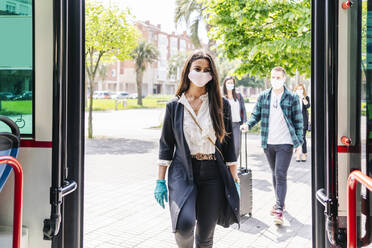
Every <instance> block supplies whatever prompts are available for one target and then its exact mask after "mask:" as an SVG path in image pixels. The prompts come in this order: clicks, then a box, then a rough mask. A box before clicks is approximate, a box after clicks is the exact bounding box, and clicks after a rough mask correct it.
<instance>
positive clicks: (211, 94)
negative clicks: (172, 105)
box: [176, 50, 226, 142]
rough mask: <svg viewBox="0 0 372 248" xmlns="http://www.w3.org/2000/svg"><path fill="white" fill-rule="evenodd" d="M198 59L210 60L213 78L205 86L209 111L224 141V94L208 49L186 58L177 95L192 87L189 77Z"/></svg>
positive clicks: (221, 139)
mask: <svg viewBox="0 0 372 248" xmlns="http://www.w3.org/2000/svg"><path fill="white" fill-rule="evenodd" d="M198 59H206V60H208V62H209V66H210V69H211V76H212V80H211V81H209V82H208V83H207V84H206V86H205V88H206V90H207V92H208V100H209V112H210V115H211V119H212V123H213V128H214V130H215V132H216V136H217V138H218V140H219V141H220V142H222V141H223V139H224V138H225V135H226V130H225V124H224V121H223V110H222V108H223V105H222V96H221V92H220V87H219V84H218V82H219V80H218V73H217V68H216V65H215V63H214V60H213V58H212V56H211V55H210V54H209V53H208V52H207V51H204V50H196V51H194V52H193V53H192V54H191V55H190V56H189V57H188V58H187V59H186V61H185V64H184V66H183V70H182V73H181V79H180V82H179V84H178V88H177V92H176V96H177V97H181V96H182V94H183V93H184V92H186V91H187V90H188V89H189V88H190V79H189V77H188V75H189V73H190V67H191V64H192V62H194V61H195V60H198Z"/></svg>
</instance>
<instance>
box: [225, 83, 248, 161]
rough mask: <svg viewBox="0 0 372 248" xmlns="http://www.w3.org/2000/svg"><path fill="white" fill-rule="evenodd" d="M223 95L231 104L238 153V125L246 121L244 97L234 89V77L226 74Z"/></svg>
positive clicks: (236, 151)
mask: <svg viewBox="0 0 372 248" xmlns="http://www.w3.org/2000/svg"><path fill="white" fill-rule="evenodd" d="M223 95H224V97H225V98H226V99H227V100H228V101H229V103H230V106H231V119H232V133H233V136H234V143H235V144H234V145H235V155H236V157H237V158H238V157H239V154H240V126H241V125H243V123H245V122H246V121H247V112H246V110H245V105H244V99H243V96H242V95H241V94H240V93H237V92H236V91H235V79H234V77H231V76H228V77H226V78H225V80H224V81H223Z"/></svg>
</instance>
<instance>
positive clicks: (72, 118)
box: [43, 0, 85, 248]
mask: <svg viewBox="0 0 372 248" xmlns="http://www.w3.org/2000/svg"><path fill="white" fill-rule="evenodd" d="M53 5H54V6H53V52H54V53H53V62H54V68H53V73H54V74H53V138H52V139H53V147H52V175H51V178H52V180H51V187H50V204H51V207H50V209H51V210H50V217H49V218H47V219H45V220H44V223H43V224H44V227H43V233H44V240H51V241H52V247H53V248H54V247H55V248H71V247H83V195H84V184H83V183H84V176H83V175H84V174H83V173H84V170H83V169H84V168H83V164H84V112H85V111H84V99H85V98H84V71H85V70H84V68H85V57H84V52H85V51H84V15H85V10H84V0H54V1H53Z"/></svg>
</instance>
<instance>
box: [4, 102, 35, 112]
mask: <svg viewBox="0 0 372 248" xmlns="http://www.w3.org/2000/svg"><path fill="white" fill-rule="evenodd" d="M19 114H23V115H26V114H32V101H31V100H24V101H1V110H0V115H7V116H10V115H19Z"/></svg>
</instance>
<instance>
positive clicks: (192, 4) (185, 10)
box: [174, 0, 205, 48]
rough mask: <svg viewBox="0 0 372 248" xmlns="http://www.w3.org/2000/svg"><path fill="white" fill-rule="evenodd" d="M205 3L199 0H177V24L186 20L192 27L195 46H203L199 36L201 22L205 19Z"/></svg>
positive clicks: (187, 24)
mask: <svg viewBox="0 0 372 248" xmlns="http://www.w3.org/2000/svg"><path fill="white" fill-rule="evenodd" d="M204 19H205V17H204V16H203V5H202V4H201V3H199V1H197V0H176V11H175V17H174V21H175V23H176V24H179V23H180V22H184V23H185V24H186V26H187V27H188V28H189V29H190V33H191V40H192V43H193V44H194V46H195V47H197V48H200V47H201V41H200V38H199V26H200V22H201V21H202V20H204Z"/></svg>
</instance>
